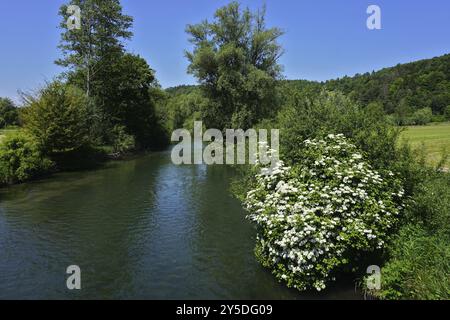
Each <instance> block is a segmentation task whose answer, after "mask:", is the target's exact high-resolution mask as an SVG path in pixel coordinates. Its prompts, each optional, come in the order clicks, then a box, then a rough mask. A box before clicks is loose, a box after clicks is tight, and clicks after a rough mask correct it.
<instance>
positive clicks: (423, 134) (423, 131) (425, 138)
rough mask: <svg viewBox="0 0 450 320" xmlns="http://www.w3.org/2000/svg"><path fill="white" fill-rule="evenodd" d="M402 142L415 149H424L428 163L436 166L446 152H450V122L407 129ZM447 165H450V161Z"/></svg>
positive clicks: (448, 160) (403, 133)
mask: <svg viewBox="0 0 450 320" xmlns="http://www.w3.org/2000/svg"><path fill="white" fill-rule="evenodd" d="M402 140H403V141H408V142H409V143H410V144H411V146H412V147H413V148H415V149H418V148H424V149H425V153H426V157H427V162H428V163H429V164H432V165H435V164H437V163H438V162H439V161H440V160H441V159H442V155H443V154H444V151H446V152H447V153H448V152H450V122H444V123H432V124H430V125H426V126H409V127H406V128H405V129H404V131H403V132H402ZM446 165H447V167H448V166H449V165H450V159H447V161H446Z"/></svg>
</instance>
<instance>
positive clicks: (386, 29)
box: [0, 0, 450, 99]
mask: <svg viewBox="0 0 450 320" xmlns="http://www.w3.org/2000/svg"><path fill="white" fill-rule="evenodd" d="M65 2H66V1H64V0H39V1H36V0H13V1H12V0H11V1H10V0H0V43H1V48H0V96H9V97H11V98H14V99H17V90H25V91H28V90H32V89H34V88H36V87H38V86H39V85H41V84H42V83H43V82H45V81H46V80H51V79H52V78H53V77H54V76H55V75H57V74H58V73H59V72H61V71H62V69H61V68H60V67H58V66H55V65H54V64H53V61H54V60H55V59H56V58H57V57H58V56H59V54H60V52H59V51H58V49H57V48H56V46H57V44H58V41H59V30H58V29H57V25H58V23H59V17H58V15H57V12H58V8H59V6H60V5H61V4H63V3H65ZM264 2H265V3H266V5H267V22H268V25H269V26H277V27H280V28H282V29H283V30H284V31H285V32H286V34H285V35H284V36H283V37H282V39H281V43H282V45H283V46H284V48H285V50H286V52H285V55H284V56H283V57H282V59H281V63H282V64H283V65H284V68H285V72H284V74H285V76H286V78H288V79H310V80H326V79H331V78H336V77H342V76H344V75H353V74H355V73H363V72H366V71H372V70H378V69H380V68H383V67H388V66H393V65H396V64H397V63H402V62H409V61H414V60H419V59H423V58H431V57H434V56H438V55H442V54H444V53H449V52H450V1H448V0H428V1H425V0H423V1H416V0H414V1H412V0H395V1H394V0H371V1H366V0H266V1H257V0H243V1H241V3H242V4H243V5H248V6H249V7H250V8H253V9H256V8H258V7H260V6H261V5H262V4H263V3H264ZM226 3H228V1H225V0H161V1H156V0H145V1H144V0H122V4H123V7H124V12H125V13H127V14H129V15H132V16H133V17H134V27H133V31H134V38H133V40H132V41H130V42H128V43H127V47H128V48H129V50H130V51H132V52H134V53H137V54H140V55H141V56H143V57H144V58H146V59H147V61H148V62H149V64H150V66H151V67H152V68H154V69H155V70H156V72H157V77H158V80H159V81H160V83H161V84H162V86H163V87H170V86H175V85H179V84H192V83H195V79H193V78H192V77H191V76H190V75H187V74H186V67H187V61H186V59H185V58H184V55H183V50H184V49H186V48H188V47H189V43H188V41H187V35H186V34H185V32H184V30H185V26H186V24H188V23H196V22H200V21H201V20H202V19H205V18H211V17H212V15H213V13H214V11H215V9H216V8H218V7H220V6H222V5H224V4H226ZM370 4H376V5H379V6H380V7H381V10H382V30H373V31H370V30H368V29H367V28H366V19H367V17H368V15H367V14H366V9H367V7H368V5H370Z"/></svg>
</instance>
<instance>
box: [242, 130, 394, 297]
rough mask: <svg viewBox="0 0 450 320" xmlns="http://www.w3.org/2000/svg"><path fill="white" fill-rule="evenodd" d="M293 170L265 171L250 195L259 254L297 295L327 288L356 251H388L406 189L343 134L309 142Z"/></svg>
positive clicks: (279, 167)
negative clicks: (307, 290)
mask: <svg viewBox="0 0 450 320" xmlns="http://www.w3.org/2000/svg"><path fill="white" fill-rule="evenodd" d="M304 148H305V149H304V152H303V154H304V158H302V159H300V161H299V163H298V164H296V165H295V166H293V167H292V168H291V167H286V166H285V165H284V163H283V162H282V161H278V162H277V163H276V165H275V166H274V167H272V168H261V173H260V174H258V175H257V176H256V185H255V188H254V189H253V190H251V191H249V192H248V194H247V197H246V201H245V207H246V209H247V211H248V212H249V215H248V218H249V219H250V220H252V221H254V222H255V223H256V224H257V225H258V227H259V234H258V243H257V250H256V253H257V256H258V258H259V259H260V261H261V262H262V263H263V265H265V266H267V267H270V268H271V269H272V270H273V272H274V274H275V275H276V276H277V278H278V279H280V280H283V281H286V282H287V284H288V285H289V286H292V287H295V288H297V289H299V290H306V289H310V288H315V289H317V290H322V289H324V288H325V286H326V283H327V282H328V281H330V280H332V279H333V278H334V274H333V273H334V272H335V271H336V269H337V268H338V267H339V266H342V265H344V264H347V263H349V262H351V259H352V258H353V255H352V254H354V253H355V252H362V251H371V250H375V249H379V248H382V247H383V245H384V243H385V242H386V239H387V237H388V236H389V230H390V229H391V228H392V226H393V225H394V224H395V222H396V221H397V216H398V215H399V211H400V210H401V208H402V207H401V198H402V196H403V190H402V188H401V184H400V181H399V180H398V179H396V178H395V175H394V174H393V173H392V172H386V173H385V174H383V175H382V174H381V173H379V172H377V171H375V170H373V169H372V168H371V166H370V165H369V164H368V163H367V162H365V161H364V160H363V156H362V154H361V153H360V152H358V150H357V148H356V147H355V146H354V145H352V144H350V143H349V142H348V141H347V139H346V138H345V137H344V136H343V135H341V134H339V135H329V136H327V137H326V138H325V139H323V140H306V141H304Z"/></svg>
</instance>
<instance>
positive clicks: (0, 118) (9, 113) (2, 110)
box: [0, 98, 19, 128]
mask: <svg viewBox="0 0 450 320" xmlns="http://www.w3.org/2000/svg"><path fill="white" fill-rule="evenodd" d="M18 121H19V115H18V112H17V108H16V106H15V105H14V103H13V102H12V101H11V99H8V98H0V128H4V127H6V126H10V125H16V124H17V123H18Z"/></svg>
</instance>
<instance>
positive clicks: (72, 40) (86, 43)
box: [56, 0, 133, 96]
mask: <svg viewBox="0 0 450 320" xmlns="http://www.w3.org/2000/svg"><path fill="white" fill-rule="evenodd" d="M69 5H77V6H78V7H80V9H81V28H80V29H72V30H69V28H68V25H67V20H68V18H69V16H70V14H69V13H68V12H67V8H68V6H69ZM59 14H60V16H61V17H62V21H61V24H60V28H61V29H62V33H61V42H60V45H59V48H60V49H61V50H62V53H63V58H61V59H59V60H57V61H56V64H58V65H61V66H64V67H69V68H70V69H71V71H77V72H79V73H81V75H82V76H83V88H85V89H86V94H87V96H90V93H91V89H93V88H92V87H93V83H95V82H96V81H97V80H99V79H102V78H101V77H100V74H99V73H100V71H101V70H102V69H104V68H107V67H108V65H109V64H110V63H111V62H112V61H114V60H115V59H117V58H118V57H120V56H121V55H122V54H123V52H124V48H123V44H122V40H126V39H130V38H131V36H132V35H133V34H132V32H130V31H129V29H130V28H131V26H132V23H133V18H132V17H130V16H127V15H124V14H123V13H122V6H121V5H120V0H107V1H105V0H71V1H70V3H69V4H68V5H63V6H62V7H61V8H60V11H59Z"/></svg>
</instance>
